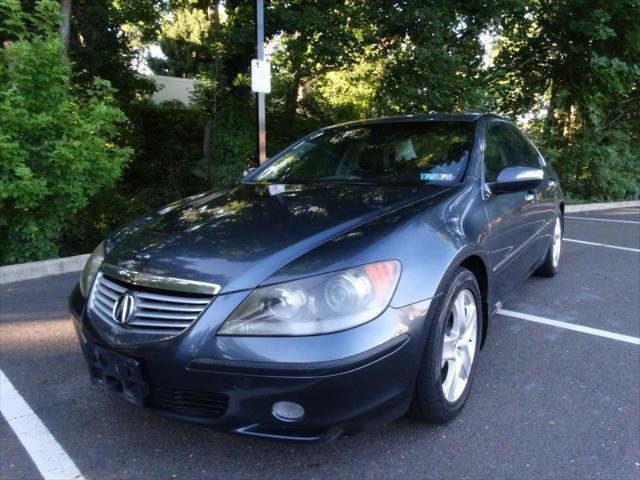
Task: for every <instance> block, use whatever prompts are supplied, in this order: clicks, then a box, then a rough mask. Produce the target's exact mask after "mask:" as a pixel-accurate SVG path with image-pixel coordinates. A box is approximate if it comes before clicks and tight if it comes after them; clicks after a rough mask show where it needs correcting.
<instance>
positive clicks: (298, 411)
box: [69, 114, 564, 441]
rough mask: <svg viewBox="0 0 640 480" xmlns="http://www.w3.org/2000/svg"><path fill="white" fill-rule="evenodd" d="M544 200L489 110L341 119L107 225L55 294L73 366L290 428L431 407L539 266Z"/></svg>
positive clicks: (141, 391)
mask: <svg viewBox="0 0 640 480" xmlns="http://www.w3.org/2000/svg"><path fill="white" fill-rule="evenodd" d="M563 210H564V201H563V194H562V191H561V189H560V185H559V183H558V177H557V176H556V174H555V173H554V171H553V170H552V169H551V167H550V166H549V165H547V163H546V162H545V160H544V158H543V157H542V155H541V154H540V152H539V151H538V150H537V149H536V147H535V146H534V145H533V144H532V143H531V141H530V140H529V139H528V138H527V137H526V136H524V135H523V134H522V133H521V132H520V131H519V130H518V129H517V128H516V127H515V126H514V125H513V124H511V123H510V122H509V121H507V120H505V119H503V118H500V117H497V116H494V115H485V114H460V115H429V116H421V117H412V116H410V117H398V118H385V119H378V120H368V121H362V122H355V123H348V124H343V125H338V126H334V127H328V128H324V129H322V130H318V131H316V132H314V133H312V134H310V135H308V136H306V137H305V138H303V139H301V140H299V141H298V142H296V143H294V144H293V145H291V146H290V147H288V148H286V149H285V150H283V151H282V152H280V153H279V154H277V155H276V156H274V157H273V158H272V159H271V160H270V161H269V162H267V163H266V164H265V165H263V166H261V167H260V168H258V169H255V170H253V171H251V172H248V173H246V174H245V176H244V177H243V178H242V179H241V180H239V181H238V182H237V184H235V185H234V186H231V187H229V188H223V189H218V190H213V191H210V192H207V193H203V194H200V195H196V196H193V197H190V198H187V199H185V200H181V201H178V202H176V203H173V204H171V205H168V206H167V207H165V208H163V209H161V210H159V211H157V212H155V213H152V214H149V215H146V216H144V217H142V218H139V219H137V220H135V221H134V222H133V223H132V224H131V225H129V226H127V227H125V228H123V229H122V230H120V231H118V232H116V233H115V234H114V235H112V236H111V237H109V238H108V239H106V240H105V241H104V242H102V243H101V244H100V245H98V247H97V248H96V249H95V251H94V252H93V254H92V255H91V257H90V258H89V260H88V262H87V265H86V267H85V268H84V271H83V272H82V275H81V278H80V281H79V284H78V285H77V286H76V288H75V289H74V290H73V292H72V293H71V297H70V302H69V303H70V307H71V311H72V313H73V316H74V317H75V322H74V324H75V328H76V331H77V334H78V338H79V340H80V344H81V346H82V350H83V352H84V356H85V358H86V361H87V363H88V366H89V372H90V377H91V380H92V381H93V383H94V384H96V385H98V386H100V387H102V388H103V389H105V390H107V391H108V392H111V393H113V394H115V395H117V396H119V397H121V398H123V399H125V400H127V401H129V402H131V403H133V404H135V405H138V406H142V407H145V408H149V409H152V410H155V411H157V412H159V413H161V414H164V415H168V416H171V417H174V418H178V419H183V420H187V421H192V422H197V423H200V424H203V425H207V426H211V427H213V428H217V429H220V430H224V431H229V432H235V433H241V434H245V435H252V436H259V437H268V438H274V439H284V440H294V441H317V440H328V439H332V438H335V437H337V436H338V435H340V434H341V433H343V432H351V431H357V430H361V429H362V428H364V427H366V426H369V425H372V424H376V423H383V422H388V421H390V420H393V419H395V418H397V417H399V416H401V415H403V414H405V413H406V412H407V411H409V410H411V411H412V412H413V413H414V414H415V415H417V416H418V417H419V418H421V419H423V420H425V421H432V422H446V421H448V420H451V419H452V418H454V417H455V416H456V415H457V414H458V413H460V411H461V410H462V408H463V406H464V404H465V402H466V401H467V398H468V396H469V391H470V389H471V385H472V383H473V379H474V375H475V372H476V366H477V363H478V355H479V351H480V349H481V347H482V345H483V342H484V340H485V337H486V335H487V328H488V326H489V324H490V323H491V317H492V315H493V314H495V313H496V311H497V310H498V309H499V308H500V306H501V304H502V302H503V301H504V299H505V298H506V297H507V296H508V295H509V294H510V293H511V292H512V291H513V290H514V289H516V288H517V287H518V286H519V285H520V284H522V283H523V282H524V281H525V280H526V279H527V278H528V277H529V276H530V275H531V274H532V273H538V274H541V275H544V276H553V275H555V274H556V272H557V271H558V264H559V260H560V251H561V240H562V230H563Z"/></svg>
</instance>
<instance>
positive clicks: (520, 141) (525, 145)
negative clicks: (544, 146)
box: [484, 122, 540, 182]
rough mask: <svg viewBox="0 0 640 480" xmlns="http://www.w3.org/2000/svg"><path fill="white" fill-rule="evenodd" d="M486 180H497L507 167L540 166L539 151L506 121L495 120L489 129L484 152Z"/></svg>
mask: <svg viewBox="0 0 640 480" xmlns="http://www.w3.org/2000/svg"><path fill="white" fill-rule="evenodd" d="M484 165H485V172H484V176H485V181H487V182H495V181H496V179H497V178H498V174H499V173H500V171H501V170H502V169H503V168H506V167H538V166H540V162H539V160H538V155H537V153H536V152H535V151H534V150H533V148H532V147H531V145H529V142H527V141H526V140H525V139H524V137H523V136H522V135H521V134H520V133H519V132H518V131H517V130H516V129H515V128H514V127H513V126H511V125H509V124H508V123H506V122H494V123H492V124H491V125H490V126H489V129H488V130H487V142H486V146H485V153H484Z"/></svg>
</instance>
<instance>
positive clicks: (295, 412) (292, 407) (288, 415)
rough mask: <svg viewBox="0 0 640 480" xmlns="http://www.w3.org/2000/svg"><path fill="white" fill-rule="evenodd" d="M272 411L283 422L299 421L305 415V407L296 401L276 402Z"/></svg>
mask: <svg viewBox="0 0 640 480" xmlns="http://www.w3.org/2000/svg"><path fill="white" fill-rule="evenodd" d="M271 413H273V416H274V417H276V418H277V419H278V420H282V421H283V422H297V421H298V420H300V419H301V418H302V417H304V408H302V405H298V404H297V403H294V402H276V403H274V404H273V409H272V410H271Z"/></svg>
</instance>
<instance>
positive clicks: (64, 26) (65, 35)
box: [60, 0, 71, 60]
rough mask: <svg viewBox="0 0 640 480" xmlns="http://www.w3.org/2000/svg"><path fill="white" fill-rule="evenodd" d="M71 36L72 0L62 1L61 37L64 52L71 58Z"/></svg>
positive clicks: (67, 57) (65, 56)
mask: <svg viewBox="0 0 640 480" xmlns="http://www.w3.org/2000/svg"><path fill="white" fill-rule="evenodd" d="M70 36H71V0H61V2H60V39H61V40H62V54H63V55H64V58H66V59H67V60H68V59H69V37H70Z"/></svg>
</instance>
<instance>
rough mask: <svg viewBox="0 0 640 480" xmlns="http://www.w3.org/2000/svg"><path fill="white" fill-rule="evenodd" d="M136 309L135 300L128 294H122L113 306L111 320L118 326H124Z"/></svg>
mask: <svg viewBox="0 0 640 480" xmlns="http://www.w3.org/2000/svg"><path fill="white" fill-rule="evenodd" d="M135 307H136V299H135V297H134V296H133V295H131V294H130V293H125V294H123V295H122V296H121V297H120V298H118V300H117V301H116V303H115V305H114V306H113V319H114V320H115V321H116V322H118V323H119V324H120V325H125V324H126V323H127V322H128V321H129V319H130V318H131V315H133V310H134V308H135Z"/></svg>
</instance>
